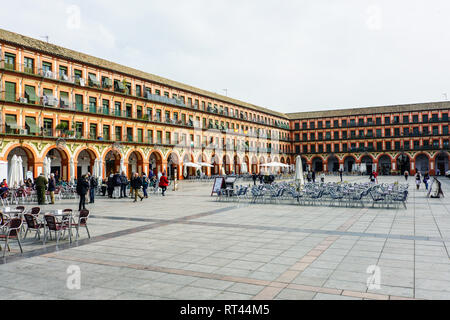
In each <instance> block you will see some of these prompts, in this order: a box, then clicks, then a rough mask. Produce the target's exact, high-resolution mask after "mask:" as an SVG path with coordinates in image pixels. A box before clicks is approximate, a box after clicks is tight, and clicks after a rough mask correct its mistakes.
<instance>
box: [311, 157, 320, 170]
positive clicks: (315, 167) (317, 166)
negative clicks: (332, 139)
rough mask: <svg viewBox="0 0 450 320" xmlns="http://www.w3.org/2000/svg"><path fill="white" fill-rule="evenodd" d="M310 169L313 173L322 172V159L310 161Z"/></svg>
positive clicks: (317, 158)
mask: <svg viewBox="0 0 450 320" xmlns="http://www.w3.org/2000/svg"><path fill="white" fill-rule="evenodd" d="M312 168H313V171H315V172H322V171H323V161H322V158H319V157H316V158H314V159H312Z"/></svg>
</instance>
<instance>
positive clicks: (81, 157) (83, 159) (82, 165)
mask: <svg viewBox="0 0 450 320" xmlns="http://www.w3.org/2000/svg"><path fill="white" fill-rule="evenodd" d="M95 159H96V157H95V153H94V152H93V151H92V150H89V149H84V150H82V151H81V152H80V153H79V154H78V157H77V175H76V177H77V179H78V178H79V177H81V176H82V175H83V174H86V173H88V172H90V173H91V174H92V173H93V169H94V164H95Z"/></svg>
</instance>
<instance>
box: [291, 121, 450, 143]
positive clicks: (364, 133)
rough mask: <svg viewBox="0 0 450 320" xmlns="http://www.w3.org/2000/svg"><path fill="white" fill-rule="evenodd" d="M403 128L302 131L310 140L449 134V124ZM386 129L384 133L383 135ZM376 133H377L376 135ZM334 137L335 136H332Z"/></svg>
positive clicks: (298, 136) (296, 135) (307, 139)
mask: <svg viewBox="0 0 450 320" xmlns="http://www.w3.org/2000/svg"><path fill="white" fill-rule="evenodd" d="M400 129H401V128H386V129H384V130H383V129H376V130H375V131H374V130H372V129H369V130H358V131H356V130H350V131H333V132H331V131H328V132H325V133H324V132H311V133H309V134H308V133H302V135H301V137H302V141H310V140H316V139H317V140H324V139H325V140H331V139H335V140H337V139H348V138H367V137H369V138H370V137H377V138H385V137H391V136H392V134H393V136H395V137H400V136H420V135H430V134H432V135H439V134H443V135H447V134H449V131H448V125H437V126H423V127H421V129H422V130H420V128H419V127H413V128H412V131H411V130H410V128H409V127H403V128H402V129H403V130H400ZM383 131H384V135H383ZM374 133H375V135H374ZM332 137H333V138H332ZM294 141H300V134H299V133H295V134H294Z"/></svg>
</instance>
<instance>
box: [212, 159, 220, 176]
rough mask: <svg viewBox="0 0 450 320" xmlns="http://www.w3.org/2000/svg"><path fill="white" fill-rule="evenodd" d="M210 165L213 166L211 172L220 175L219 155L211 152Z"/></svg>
mask: <svg viewBox="0 0 450 320" xmlns="http://www.w3.org/2000/svg"><path fill="white" fill-rule="evenodd" d="M211 165H213V166H214V168H211V169H212V170H213V174H215V175H217V174H218V175H220V172H219V165H220V160H219V157H218V156H217V155H215V154H213V156H212V157H211Z"/></svg>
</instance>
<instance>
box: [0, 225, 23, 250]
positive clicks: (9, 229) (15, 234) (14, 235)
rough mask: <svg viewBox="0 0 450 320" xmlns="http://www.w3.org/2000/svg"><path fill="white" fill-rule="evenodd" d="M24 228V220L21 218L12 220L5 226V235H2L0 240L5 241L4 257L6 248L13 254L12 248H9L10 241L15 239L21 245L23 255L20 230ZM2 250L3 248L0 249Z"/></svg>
mask: <svg viewBox="0 0 450 320" xmlns="http://www.w3.org/2000/svg"><path fill="white" fill-rule="evenodd" d="M21 228H22V219H21V218H12V219H11V220H10V221H9V222H8V223H7V224H6V226H5V232H4V234H0V240H2V241H5V248H4V251H3V257H5V254H6V248H8V251H10V252H11V248H10V247H9V240H10V239H15V240H17V243H18V244H19V248H20V252H21V253H23V249H22V244H21V243H20V229H21ZM0 250H1V247H0Z"/></svg>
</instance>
